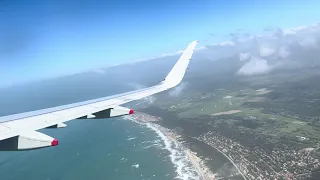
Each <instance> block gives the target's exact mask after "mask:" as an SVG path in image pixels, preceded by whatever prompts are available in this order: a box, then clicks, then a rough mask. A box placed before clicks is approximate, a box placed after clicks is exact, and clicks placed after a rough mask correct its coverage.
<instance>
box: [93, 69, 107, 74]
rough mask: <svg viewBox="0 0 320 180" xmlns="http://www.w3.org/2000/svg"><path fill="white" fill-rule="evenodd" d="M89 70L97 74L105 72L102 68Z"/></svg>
mask: <svg viewBox="0 0 320 180" xmlns="http://www.w3.org/2000/svg"><path fill="white" fill-rule="evenodd" d="M91 72H94V73H97V74H105V73H106V72H105V71H104V70H102V69H94V70H92V71H91Z"/></svg>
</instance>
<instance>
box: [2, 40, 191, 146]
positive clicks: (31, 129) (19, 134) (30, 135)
mask: <svg viewBox="0 0 320 180" xmlns="http://www.w3.org/2000/svg"><path fill="white" fill-rule="evenodd" d="M196 45H197V41H193V42H191V43H190V44H189V46H188V47H187V48H186V50H185V51H184V52H183V54H182V55H181V56H180V58H179V60H178V61H177V62H176V64H175V65H174V66H173V68H172V69H171V71H170V72H169V74H168V75H167V76H166V78H165V79H164V80H163V81H162V82H160V83H159V84H157V85H155V86H152V87H148V88H144V89H140V90H136V91H131V92H128V93H123V94H118V95H115V96H108V97H103V98H98V99H94V100H89V101H83V102H80V103H74V104H69V105H64V106H58V107H54V108H48V109H42V110H38V111H31V112H27V113H20V114H14V115H9V116H3V117H0V150H26V149H35V148H42V147H48V146H55V145H57V144H58V141H57V140H56V139H54V138H52V137H50V136H47V135H44V134H42V133H39V132H36V130H39V129H43V128H48V127H51V128H52V127H57V128H58V127H65V126H66V125H65V124H63V122H66V121H69V120H73V119H77V118H88V119H90V118H93V119H94V118H99V117H102V118H109V117H115V116H121V115H127V114H132V113H133V111H132V110H130V109H126V108H123V107H120V106H119V105H121V104H124V103H127V102H130V101H134V100H137V99H141V98H144V97H147V96H150V95H153V94H156V93H159V92H162V91H165V90H168V89H170V88H172V87H175V86H177V85H178V84H179V83H180V82H181V81H182V79H183V77H184V74H185V71H186V70H187V67H188V64H189V62H190V60H191V57H192V55H193V52H194V50H195V47H196ZM98 116H99V117H98ZM44 142H47V143H44Z"/></svg>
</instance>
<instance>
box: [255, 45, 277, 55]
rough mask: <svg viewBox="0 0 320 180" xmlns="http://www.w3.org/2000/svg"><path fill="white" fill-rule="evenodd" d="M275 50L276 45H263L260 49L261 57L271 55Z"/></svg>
mask: <svg viewBox="0 0 320 180" xmlns="http://www.w3.org/2000/svg"><path fill="white" fill-rule="evenodd" d="M275 52H276V49H275V48H274V47H271V46H270V45H261V46H260V49H259V53H260V56H261V57H269V56H271V55H274V54H275Z"/></svg>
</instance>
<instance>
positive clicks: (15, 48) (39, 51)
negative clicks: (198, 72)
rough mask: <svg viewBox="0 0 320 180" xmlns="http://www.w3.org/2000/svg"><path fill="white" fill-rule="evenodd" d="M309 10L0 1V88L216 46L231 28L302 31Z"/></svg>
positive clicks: (210, 0)
mask: <svg viewBox="0 0 320 180" xmlns="http://www.w3.org/2000/svg"><path fill="white" fill-rule="evenodd" d="M317 7H320V2H317V1H316V0H305V1H301V0H283V1H278V0H277V1H276V0H268V1H262V0H261V1H260V0H184V1H182V0H158V1H154V0H140V1H138V0H136V1H132V0H69V1H65V0H46V1H43V0H30V1H25V0H16V1H11V0H2V1H0V22H1V25H0V81H1V84H0V87H1V86H6V85H9V84H19V83H21V82H28V81H34V80H40V79H45V78H50V77H57V76H62V75H65V74H72V73H76V72H81V71H85V70H89V69H93V68H99V67H106V66H108V65H111V64H118V63H124V62H128V61H133V60H138V59H142V58H147V57H153V56H158V55H161V54H165V53H171V52H176V51H178V50H181V49H184V48H185V47H186V46H187V45H188V43H189V42H190V41H192V40H195V39H198V40H200V41H201V40H206V39H208V38H209V39H210V41H208V42H207V43H215V42H220V41H223V40H226V38H227V35H228V34H229V33H232V32H235V31H236V30H237V29H242V30H244V31H250V32H258V31H260V30H262V29H264V28H265V27H281V28H288V27H295V26H300V25H308V24H311V23H315V22H319V21H320V12H319V11H318V9H317ZM211 33H214V34H215V35H216V36H214V37H212V36H210V35H209V34H211ZM199 45H200V46H201V45H205V44H204V43H203V42H202V43H200V44H199Z"/></svg>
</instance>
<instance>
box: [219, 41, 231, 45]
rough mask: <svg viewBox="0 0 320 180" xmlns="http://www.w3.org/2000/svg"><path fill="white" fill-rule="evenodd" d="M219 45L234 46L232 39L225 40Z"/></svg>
mask: <svg viewBox="0 0 320 180" xmlns="http://www.w3.org/2000/svg"><path fill="white" fill-rule="evenodd" d="M219 45H220V46H234V45H235V44H234V42H233V41H225V42H222V43H220V44H219Z"/></svg>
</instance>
